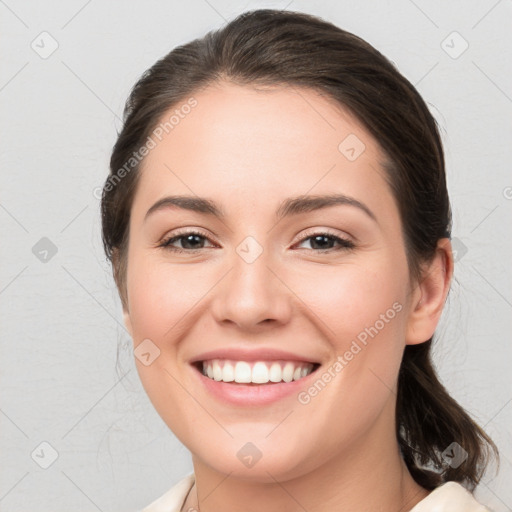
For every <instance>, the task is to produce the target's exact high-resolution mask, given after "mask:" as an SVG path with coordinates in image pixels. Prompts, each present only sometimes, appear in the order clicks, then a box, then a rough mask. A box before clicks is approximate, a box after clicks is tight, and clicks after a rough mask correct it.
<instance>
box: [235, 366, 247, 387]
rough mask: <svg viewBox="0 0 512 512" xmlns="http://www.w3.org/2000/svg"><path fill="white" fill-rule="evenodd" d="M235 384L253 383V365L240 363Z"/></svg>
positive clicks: (236, 369) (236, 368)
mask: <svg viewBox="0 0 512 512" xmlns="http://www.w3.org/2000/svg"><path fill="white" fill-rule="evenodd" d="M235 382H240V383H246V384H248V383H249V382H251V365H250V364H249V363H246V362H244V361H238V363H236V366H235Z"/></svg>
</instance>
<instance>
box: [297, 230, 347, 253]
mask: <svg viewBox="0 0 512 512" xmlns="http://www.w3.org/2000/svg"><path fill="white" fill-rule="evenodd" d="M306 241H310V245H311V250H315V249H316V251H315V252H325V251H331V250H334V251H342V250H347V249H354V248H355V244H354V243H353V242H352V241H351V240H348V239H346V238H342V237H339V236H337V235H334V234H332V233H329V232H322V233H313V234H312V235H308V236H306V237H304V238H302V239H301V240H300V241H299V244H302V243H303V242H306ZM333 244H338V247H337V248H336V247H333Z"/></svg>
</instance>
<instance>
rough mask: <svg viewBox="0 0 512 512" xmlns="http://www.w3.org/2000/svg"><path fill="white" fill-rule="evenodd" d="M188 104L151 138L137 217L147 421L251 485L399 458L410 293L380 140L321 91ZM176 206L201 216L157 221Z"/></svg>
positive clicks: (180, 213)
mask: <svg viewBox="0 0 512 512" xmlns="http://www.w3.org/2000/svg"><path fill="white" fill-rule="evenodd" d="M193 97H194V99H195V102H194V101H193V100H191V102H190V103H188V104H189V105H194V106H193V107H191V108H188V107H182V106H180V105H177V106H176V107H174V108H173V109H171V111H170V112H169V113H167V114H166V115H165V116H163V117H162V122H166V121H168V120H169V118H170V116H171V115H173V114H175V118H173V121H171V123H170V124H168V125H167V129H163V130H162V128H160V130H158V131H156V132H154V134H155V133H156V134H158V136H153V139H154V142H156V145H155V147H154V148H153V149H151V150H150V152H149V154H148V155H147V156H146V157H145V160H144V162H143V168H142V175H141V180H140V182H139V185H138V189H137V192H136V196H135V199H134V203H133V208H132V214H131V219H130V240H129V248H128V270H127V296H128V309H127V311H125V322H126V325H127V327H128V329H129V330H130V332H131V334H132V336H133V340H134V346H135V348H136V350H135V354H136V356H137V359H136V364H137V368H138V372H139V375H140V378H141V380H142V383H143V385H144V388H145V390H146V392H147V393H148V395H149V397H150V399H151V401H152V403H153V405H154V406H155V408H156V410H157V411H158V413H159V414H160V416H161V417H162V419H163V420H164V421H165V423H166V424H167V425H168V426H169V427H170V428H171V430H172V431H173V432H174V433H175V434H176V436H177V437H178V438H179V439H180V440H181V441H182V442H183V443H184V444H185V445H186V446H187V447H188V448H189V450H190V451H191V452H192V453H193V456H194V458H195V460H196V461H201V462H202V463H204V464H206V465H208V466H210V467H211V468H213V469H215V470H218V471H220V472H223V473H232V474H234V475H238V476H240V477H242V478H246V479H257V480H259V481H270V480H271V477H270V476H269V474H270V475H272V477H274V478H276V479H278V480H283V479H286V478H292V477H295V476H299V475H302V474H306V473H307V472H309V471H312V470H314V469H315V468H318V467H320V466H321V465H324V464H328V463H329V462H333V461H335V460H338V461H339V457H345V458H346V459H347V458H349V457H351V456H352V455H354V454H355V453H357V450H358V449H361V448H362V447H363V446H366V447H368V446H372V445H373V446H381V445H380V444H379V443H381V442H389V441H390V440H391V439H392V438H393V436H394V423H393V419H394V406H395V400H396V395H395V391H396V386H395V385H396V379H397V374H398V369H399V366H400V361H401V357H402V353H403V349H404V346H405V344H406V343H407V339H406V338H407V335H406V333H407V325H408V315H409V314H410V310H411V308H410V303H411V288H410V283H409V279H408V275H409V274H408V267H407V261H406V254H405V249H404V241H403V238H402V233H401V221H400V217H399V212H398V209H397V206H396V204H395V202H394V199H393V197H392V194H391V191H390V189H389V186H388V185H387V182H386V179H385V174H384V171H383V170H382V168H381V165H380V163H379V162H380V161H381V160H382V156H383V155H382V153H381V152H380V150H379V148H378V146H377V144H376V142H375V141H374V140H373V139H372V137H371V136H370V135H369V133H368V132H367V131H366V130H365V129H364V128H363V127H362V126H361V125H360V123H358V122H357V121H356V120H355V119H354V118H353V117H352V116H351V115H350V114H349V113H348V112H346V111H343V110H341V109H339V108H336V107H335V106H334V104H333V103H332V102H330V101H329V100H327V99H326V98H324V97H322V96H320V95H319V94H318V93H316V92H313V91H311V90H305V89H301V90H300V91H299V90H296V89H294V88H291V87H286V88H273V89H268V90H265V91H256V90H255V89H253V88H250V87H241V86H236V85H232V84H226V83H223V84H220V85H217V86H215V87H213V86H211V87H209V88H207V89H205V90H203V91H202V92H199V93H197V94H194V96H193ZM185 104H187V101H186V100H184V102H183V105H185ZM176 110H178V113H176V112H175V111H176ZM178 114H179V115H178ZM166 131H167V132H168V133H166ZM159 139H161V140H159ZM151 146H153V144H151ZM335 195H336V196H339V199H340V200H339V201H338V202H335V201H331V202H330V203H327V202H326V201H324V200H319V201H317V202H312V201H310V200H311V198H314V197H323V196H331V197H334V196H335ZM169 196H187V197H189V198H191V200H190V201H189V202H188V203H187V204H184V203H182V207H179V206H177V205H176V204H175V203H172V202H171V201H168V202H167V203H165V204H166V205H165V204H164V205H163V206H162V205H161V207H159V208H155V209H153V210H152V211H151V212H150V209H151V208H152V207H153V205H155V204H156V203H158V202H159V201H161V200H162V199H163V198H166V197H169ZM343 197H345V199H344V200H343ZM306 198H309V202H305V203H300V202H297V201H296V200H297V199H306ZM192 200H195V203H194V202H193V201H192ZM200 200H201V201H203V200H208V201H209V202H210V203H209V204H210V205H211V204H214V205H215V208H216V209H217V210H218V211H219V212H220V213H221V214H222V216H220V214H219V215H216V214H214V213H212V211H213V209H211V208H209V207H204V205H201V203H200V202H199V201H200ZM187 205H188V206H189V208H185V207H184V206H187ZM194 206H195V207H196V208H194V209H193V208H192V207H194ZM148 212H149V213H148ZM189 232H193V233H199V235H197V234H196V235H193V234H192V235H190V234H189ZM179 235H180V236H181V238H179V237H178V236H179ZM169 240H171V241H170V243H169V244H168V246H167V247H161V246H160V245H161V244H162V243H163V242H166V241H169ZM180 249H181V250H180ZM278 351H280V352H283V353H280V352H278ZM214 359H218V360H219V361H218V362H217V363H215V364H213V363H212V367H211V371H213V372H214V378H213V379H211V378H209V377H208V376H204V375H203V374H202V373H201V372H200V370H199V369H198V367H200V366H201V361H204V360H207V361H210V362H211V361H212V360H214ZM226 360H230V361H232V363H231V364H229V362H228V363H226ZM197 361H200V363H199V364H197ZM258 361H259V362H260V363H263V365H262V364H258V365H256V364H255V363H256V362H258ZM301 362H302V364H300V363H301ZM217 364H218V366H217ZM313 364H314V365H315V366H313V368H316V369H315V371H314V372H313V373H311V374H308V375H306V376H304V377H303V376H302V375H305V374H306V371H307V368H311V367H312V365H313ZM224 365H226V368H224ZM276 365H277V366H276ZM318 365H319V366H318ZM285 366H287V368H285ZM223 368H224V370H225V373H222V372H223V371H224V370H223ZM230 368H231V369H232V370H233V371H231V370H230ZM265 368H266V370H267V372H268V374H267V373H266V371H265ZM272 368H273V369H272ZM297 368H303V369H304V371H301V370H297ZM235 369H236V370H237V373H236V374H234V370H235ZM238 370H239V372H238ZM283 370H284V372H283ZM230 374H231V377H233V378H234V376H235V375H236V379H237V380H241V381H244V379H246V377H247V376H249V378H253V377H254V378H255V379H256V380H258V379H259V378H260V377H261V380H262V381H265V380H266V379H268V378H270V376H271V375H273V377H272V378H273V379H274V380H279V379H282V378H285V380H289V378H290V375H292V374H294V376H295V377H300V378H299V379H298V380H293V381H291V382H281V383H275V382H269V383H267V384H264V383H252V384H251V383H244V382H238V383H237V382H231V383H225V382H219V381H218V380H216V379H218V378H220V377H219V376H220V375H223V376H224V377H225V378H226V380H229V379H230V377H229V375H230ZM384 440H385V441H384ZM373 443H377V444H375V445H374V444H373Z"/></svg>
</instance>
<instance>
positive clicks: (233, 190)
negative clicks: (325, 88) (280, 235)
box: [134, 83, 392, 207]
mask: <svg viewBox="0 0 512 512" xmlns="http://www.w3.org/2000/svg"><path fill="white" fill-rule="evenodd" d="M192 100H193V101H192ZM187 105H188V106H187ZM190 105H194V106H193V107H190ZM185 107H186V108H185ZM166 123H167V124H166ZM156 128H157V130H158V131H156V132H155V131H153V135H152V138H153V139H154V142H155V147H154V148H153V149H152V150H151V151H150V152H149V154H148V155H147V156H146V157H145V159H144V161H143V163H142V166H141V172H142V176H141V181H140V183H139V191H138V193H137V195H136V203H138V204H141V203H145V204H147V203H148V202H149V201H154V200H156V199H158V198H159V197H160V196H162V195H164V191H167V192H168V193H173V194H178V193H183V194H195V195H199V196H207V197H215V198H216V200H218V201H219V202H221V203H233V202H237V204H238V205H239V206H242V205H244V204H245V205H247V206H249V205H252V206H253V207H254V206H261V207H265V205H266V206H268V205H269V203H277V202H280V200H281V199H282V198H283V197H288V196H293V195H297V194H307V193H311V194H325V193H332V192H336V191H338V192H341V193H345V194H347V195H353V196H358V199H362V200H365V201H369V202H376V201H377V202H379V201H380V202H381V203H382V202H384V206H386V201H387V202H389V201H391V202H392V197H391V194H390V190H389V188H388V186H387V183H386V180H385V174H384V171H383V169H382V167H381V161H382V160H383V153H382V152H381V149H380V147H379V145H378V143H377V142H376V141H375V140H374V138H373V137H372V136H371V135H370V134H369V133H368V132H367V130H365V128H364V127H363V126H362V124H361V123H360V122H359V121H358V120H357V118H355V117H354V116H353V115H352V114H351V113H350V112H349V111H347V110H345V109H344V108H342V107H341V106H339V105H338V104H337V103H335V102H334V101H333V100H332V99H330V98H328V97H326V96H322V95H321V94H320V93H318V92H316V91H313V90H311V89H305V88H295V87H283V86H281V87H272V88H265V89H255V88H254V87H251V86H239V85H234V84H229V83H220V84H215V85H212V86H209V87H208V88H206V89H204V90H202V91H200V92H197V93H195V94H192V95H191V97H188V98H185V99H184V100H183V101H182V102H181V103H180V104H177V105H174V106H173V107H172V108H171V109H170V110H169V111H167V112H166V113H165V114H164V115H162V117H161V119H160V123H159V125H158V126H157V127H156ZM155 134H156V135H155ZM387 206H390V204H388V205H387ZM134 207H135V205H134Z"/></svg>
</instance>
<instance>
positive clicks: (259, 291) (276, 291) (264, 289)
mask: <svg viewBox="0 0 512 512" xmlns="http://www.w3.org/2000/svg"><path fill="white" fill-rule="evenodd" d="M231 263H232V265H231V269H230V271H229V272H228V274H227V275H226V276H225V277H224V279H222V281H221V282H220V283H219V284H218V286H216V287H215V296H214V299H213V301H212V303H211V307H212V311H213V315H214V317H215V319H216V320H217V322H219V323H224V324H227V323H231V324H234V325H236V326H238V327H239V328H240V329H241V330H245V331H255V332H256V331H259V330H261V329H262V328H263V327H265V326H274V327H275V326H279V325H284V324H286V323H287V322H289V320H290V316H291V310H292V300H293V293H292V292H291V291H290V290H289V288H288V287H287V286H286V284H285V282H286V280H285V279H284V278H283V277H284V276H280V272H279V269H278V268H277V266H276V265H275V264H274V265H272V262H271V258H270V257H269V255H268V253H267V252H266V251H263V252H262V253H261V254H260V255H259V256H258V257H257V258H256V259H255V260H254V261H252V262H250V260H246V259H244V258H243V257H242V256H240V255H239V254H238V253H235V254H234V257H233V258H232V260H231Z"/></svg>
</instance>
